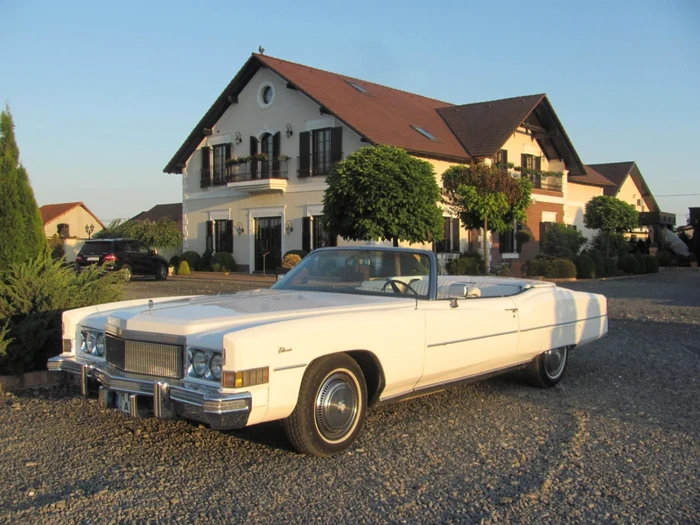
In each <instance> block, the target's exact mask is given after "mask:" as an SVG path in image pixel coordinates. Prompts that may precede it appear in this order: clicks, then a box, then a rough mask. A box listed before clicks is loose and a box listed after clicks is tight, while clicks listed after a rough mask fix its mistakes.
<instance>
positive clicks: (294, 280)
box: [272, 248, 431, 298]
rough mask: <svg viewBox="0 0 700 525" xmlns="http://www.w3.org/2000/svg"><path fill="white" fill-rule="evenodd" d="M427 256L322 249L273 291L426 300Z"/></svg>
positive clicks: (407, 252) (364, 250) (392, 251)
mask: <svg viewBox="0 0 700 525" xmlns="http://www.w3.org/2000/svg"><path fill="white" fill-rule="evenodd" d="M430 265H431V262H430V257H428V255H427V254H425V253H420V252H415V251H401V250H372V249H359V248H358V249H357V250H354V249H353V250H349V249H323V250H317V251H314V252H312V253H311V254H309V255H308V256H307V257H305V258H304V259H303V260H302V261H301V262H300V263H299V264H298V265H297V266H296V267H295V268H294V269H293V270H291V271H290V272H289V273H288V274H287V275H285V276H284V277H283V278H282V279H281V280H280V281H279V282H277V284H275V285H274V286H273V287H272V288H273V289H275V290H310V291H318V292H341V293H355V294H363V295H380V294H381V295H384V294H386V295H408V296H411V297H413V296H414V295H417V296H418V297H419V298H427V297H428V295H429V289H430Z"/></svg>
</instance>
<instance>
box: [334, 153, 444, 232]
mask: <svg viewBox="0 0 700 525" xmlns="http://www.w3.org/2000/svg"><path fill="white" fill-rule="evenodd" d="M326 183H327V184H328V187H327V188H326V192H325V194H324V197H323V215H324V227H325V228H326V229H327V231H328V232H329V233H330V234H331V235H339V236H341V237H343V238H344V239H349V240H353V241H374V240H377V239H383V240H391V241H393V243H394V246H398V243H399V241H402V240H403V241H408V242H411V243H414V242H427V241H432V240H439V239H442V236H443V224H442V211H441V210H440V207H439V205H438V200H439V199H440V188H439V186H438V184H437V182H436V180H435V172H434V170H433V167H432V165H431V164H430V163H428V162H425V161H422V160H419V159H417V158H415V157H412V156H411V155H409V154H408V153H407V152H406V151H405V150H402V149H401V148H395V147H393V146H368V147H365V148H360V149H359V150H357V151H356V152H355V153H353V154H351V155H349V156H348V157H347V158H346V159H344V160H343V161H341V162H340V163H339V164H338V165H337V166H336V167H335V169H334V170H332V171H331V173H330V174H329V175H328V176H327V177H326Z"/></svg>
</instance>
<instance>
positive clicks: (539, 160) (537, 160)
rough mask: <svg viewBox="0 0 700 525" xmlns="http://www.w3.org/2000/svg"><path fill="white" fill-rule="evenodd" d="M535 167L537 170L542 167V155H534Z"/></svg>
mask: <svg viewBox="0 0 700 525" xmlns="http://www.w3.org/2000/svg"><path fill="white" fill-rule="evenodd" d="M535 169H536V170H537V171H540V170H541V169H542V157H535Z"/></svg>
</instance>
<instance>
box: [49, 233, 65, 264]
mask: <svg viewBox="0 0 700 525" xmlns="http://www.w3.org/2000/svg"><path fill="white" fill-rule="evenodd" d="M48 244H49V249H50V250H51V257H53V258H54V259H63V256H64V255H65V251H64V250H63V239H61V238H60V237H59V236H58V234H57V233H54V234H53V236H52V237H51V238H50V239H49V243H48Z"/></svg>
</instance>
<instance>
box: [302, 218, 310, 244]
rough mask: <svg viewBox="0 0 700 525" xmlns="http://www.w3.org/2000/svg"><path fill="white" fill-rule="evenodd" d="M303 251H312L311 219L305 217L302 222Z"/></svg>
mask: <svg viewBox="0 0 700 525" xmlns="http://www.w3.org/2000/svg"><path fill="white" fill-rule="evenodd" d="M301 249H302V250H304V251H307V252H310V251H311V217H303V218H302V221H301Z"/></svg>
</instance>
